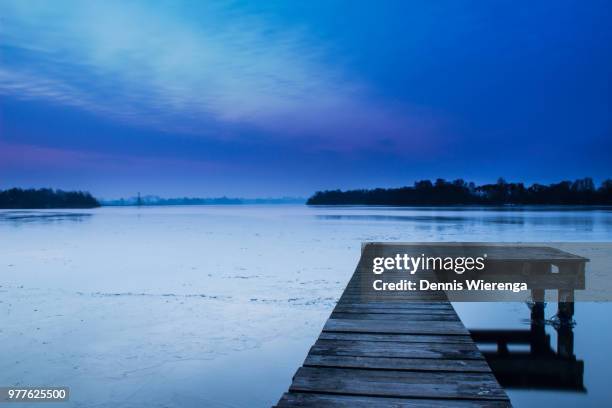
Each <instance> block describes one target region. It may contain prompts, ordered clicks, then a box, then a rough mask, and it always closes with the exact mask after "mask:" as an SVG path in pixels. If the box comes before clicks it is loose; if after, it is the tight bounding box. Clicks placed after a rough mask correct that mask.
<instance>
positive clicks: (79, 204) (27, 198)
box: [0, 188, 100, 209]
mask: <svg viewBox="0 0 612 408" xmlns="http://www.w3.org/2000/svg"><path fill="white" fill-rule="evenodd" d="M99 206H100V203H99V202H98V200H96V199H95V198H94V197H92V195H91V194H89V193H87V192H84V191H62V190H53V189H50V188H40V189H27V190H24V189H21V188H11V189H9V190H4V191H2V190H0V208H3V209H7V208H11V209H18V208H25V209H33V208H93V207H99Z"/></svg>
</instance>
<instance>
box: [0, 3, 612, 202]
mask: <svg viewBox="0 0 612 408" xmlns="http://www.w3.org/2000/svg"><path fill="white" fill-rule="evenodd" d="M611 10H612V6H611V5H610V3H609V2H606V1H589V2H579V1H545V2H538V3H537V4H532V2H511V1H507V2H506V1H500V2H472V1H463V2H458V1H439V2H430V1H422V2H416V1H414V2H408V1H383V2H372V1H309V2H287V1H285V2H281V1H279V2H274V1H271V2H199V1H191V2H180V1H179V2H176V1H172V2H170V1H158V2H155V3H153V2H136V1H134V2H113V1H104V2H102V1H100V2H87V3H86V2H62V1H54V2H50V1H46V2H35V1H11V0H5V1H3V2H1V3H0V16H1V17H0V53H1V54H0V104H1V105H0V115H1V116H0V187H11V186H22V187H40V186H51V187H56V188H67V189H87V190H90V191H91V192H92V193H94V194H95V195H97V196H101V197H105V198H109V197H118V196H122V195H133V194H135V192H137V191H141V192H143V193H151V194H158V195H162V196H176V195H190V196H218V195H224V194H225V195H231V196H246V197H255V196H282V195H292V196H295V195H298V196H308V195H309V194H310V193H311V192H313V191H315V190H319V189H327V188H356V187H373V186H399V185H406V184H412V182H413V181H414V180H416V179H422V178H436V177H445V178H458V177H462V178H465V179H468V180H473V181H476V182H488V181H494V180H496V179H497V178H498V177H500V176H503V177H505V178H506V179H509V180H516V181H524V182H533V181H541V182H551V181H558V180H560V179H565V178H576V177H583V176H593V177H594V178H595V179H596V180H601V179H602V178H606V177H609V176H612V174H611V171H610V170H611V165H610V162H611V159H612V157H611V156H612V154H611V152H612V137H611V136H612V132H611V119H610V110H611V109H610V108H611V102H612V101H611V99H612V89H610V88H611V86H610V77H611V75H610V74H611V73H612V28H611V27H610V24H609V21H612V13H611Z"/></svg>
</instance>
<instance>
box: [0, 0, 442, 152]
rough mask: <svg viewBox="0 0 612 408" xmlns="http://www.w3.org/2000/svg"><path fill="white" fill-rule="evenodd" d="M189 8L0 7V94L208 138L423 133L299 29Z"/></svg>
mask: <svg viewBox="0 0 612 408" xmlns="http://www.w3.org/2000/svg"><path fill="white" fill-rule="evenodd" d="M200 3H203V4H200ZM196 6H197V11H196V10H194V13H196V14H197V18H194V16H189V15H185V12H184V11H180V10H176V9H175V8H173V7H171V5H170V4H164V7H163V8H161V7H159V6H152V5H151V3H144V4H139V3H133V2H93V3H91V2H87V3H86V2H67V3H66V2H30V1H4V2H2V5H1V6H0V10H1V12H2V15H3V24H2V29H1V30H2V32H1V40H0V41H1V45H2V47H3V48H4V55H5V57H4V61H3V68H2V70H0V93H3V94H9V95H12V96H13V97H18V98H30V99H37V100H45V101H48V102H50V103H54V104H61V105H66V106H71V107H76V108H80V109H84V110H87V111H90V112H93V113H96V114H100V115H103V116H105V117H109V118H113V119H116V120H123V121H129V122H131V123H135V124H138V125H144V126H154V127H156V128H158V129H161V130H167V131H173V132H176V131H178V132H186V133H198V134H205V135H207V136H211V137H228V136H230V137H231V136H232V132H231V131H229V132H228V131H227V129H232V126H236V127H242V126H245V125H247V126H255V127H256V128H257V129H263V130H265V131H267V132H269V133H270V134H272V135H275V134H276V135H284V136H285V137H290V136H300V135H311V136H312V135H318V137H320V138H321V139H322V140H329V139H334V140H336V142H337V140H338V139H340V140H341V141H342V140H343V139H345V138H347V137H350V136H349V135H354V134H357V135H358V136H359V137H360V138H361V140H362V141H367V140H371V139H381V138H382V139H384V138H389V137H395V138H397V137H398V136H412V137H413V138H422V137H425V136H426V135H429V134H430V133H431V132H430V131H431V128H432V127H433V122H431V121H429V120H425V122H422V121H421V120H420V119H417V118H415V117H410V114H409V113H408V112H406V111H402V110H397V109H391V108H390V107H388V106H383V105H381V104H379V103H376V102H374V101H373V100H371V98H370V97H369V96H368V87H367V85H365V84H364V83H362V82H360V81H359V80H358V78H355V77H352V76H351V75H350V73H348V72H346V71H345V70H344V69H343V68H342V67H339V66H332V65H330V64H329V63H328V62H327V61H329V60H331V59H332V58H330V55H329V50H327V49H326V48H325V47H324V46H322V45H321V44H318V43H315V42H314V41H313V39H312V38H310V37H309V35H308V33H307V32H305V31H303V30H300V29H296V28H291V27H287V26H281V27H277V26H275V25H274V24H272V23H270V22H269V21H267V20H266V18H265V17H264V16H261V15H248V14H245V13H242V12H240V10H238V11H236V9H235V8H234V6H233V5H232V4H225V3H206V4H204V2H197V3H196ZM411 133H412V134H411Z"/></svg>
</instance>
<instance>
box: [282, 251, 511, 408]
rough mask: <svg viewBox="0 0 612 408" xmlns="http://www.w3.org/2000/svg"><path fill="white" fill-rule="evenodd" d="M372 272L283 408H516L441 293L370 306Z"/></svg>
mask: <svg viewBox="0 0 612 408" xmlns="http://www.w3.org/2000/svg"><path fill="white" fill-rule="evenodd" d="M362 262H364V260H363V257H362V260H361V262H360V264H361V263H362ZM367 270H368V269H367V268H364V267H363V265H358V267H357V269H356V271H355V273H354V274H353V276H352V278H351V280H350V281H349V283H348V285H347V287H346V289H345V291H344V293H343V294H342V296H341V298H340V300H339V301H338V304H337V305H336V307H335V309H334V310H333V312H332V314H331V316H330V318H329V319H328V320H327V322H326V324H325V326H324V327H323V331H322V333H321V335H320V336H319V338H318V339H317V341H316V343H315V344H314V345H313V346H312V348H311V349H310V352H309V353H308V356H307V357H306V359H305V361H304V364H303V366H302V367H300V368H299V369H298V370H297V372H296V374H295V376H294V377H293V382H292V383H291V385H290V387H289V391H288V392H287V393H285V394H284V395H283V396H282V397H281V399H280V401H279V402H278V404H277V405H276V406H277V407H278V408H284V407H302V408H306V407H308V408H314V407H333V408H340V407H343V408H348V407H351V408H353V407H354V408H365V407H373V408H381V407H395V408H404V407H420V408H425V407H427V408H433V407H495V408H498V407H510V406H511V405H510V401H509V399H508V396H507V395H506V393H505V391H504V390H503V388H502V387H501V386H500V385H499V383H498V382H497V380H496V379H495V377H494V376H493V374H492V372H491V369H490V368H489V366H488V365H487V363H486V361H485V359H484V358H483V356H482V354H481V353H480V351H479V350H478V348H477V346H476V344H475V343H474V342H473V341H472V338H471V337H470V335H469V332H468V330H467V329H466V328H465V326H464V325H463V323H462V322H461V320H460V319H459V317H458V316H457V313H456V312H455V310H454V309H453V306H452V305H451V303H450V302H449V301H448V299H447V298H446V295H445V294H444V292H440V293H438V294H435V295H437V297H438V298H439V301H431V298H432V293H431V292H428V293H427V294H426V295H425V294H423V292H418V291H417V292H411V293H409V294H407V295H406V296H408V298H406V299H404V300H402V301H401V302H396V301H391V302H381V301H380V300H378V301H377V300H376V299H372V298H370V299H368V298H367V296H366V297H364V295H363V291H362V288H361V287H360V282H359V280H360V274H361V273H367V272H366V271H367ZM431 278H432V279H435V278H434V277H431Z"/></svg>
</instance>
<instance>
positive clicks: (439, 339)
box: [319, 332, 473, 343]
mask: <svg viewBox="0 0 612 408" xmlns="http://www.w3.org/2000/svg"><path fill="white" fill-rule="evenodd" d="M319 339H320V340H365V341H381V342H382V341H393V342H406V343H472V342H473V340H472V338H471V337H470V336H461V335H433V334H378V333H351V332H346V333H345V332H322V333H321V335H320V336H319Z"/></svg>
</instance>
